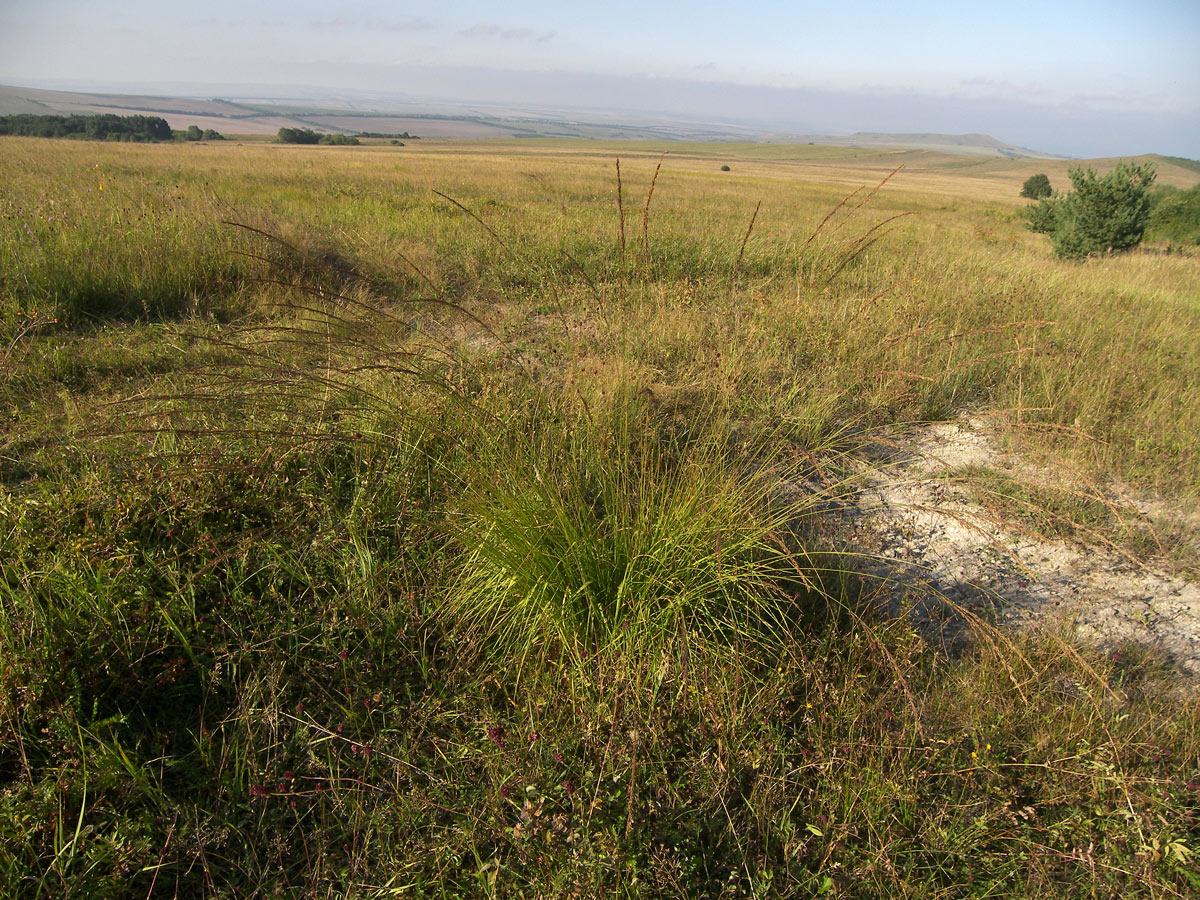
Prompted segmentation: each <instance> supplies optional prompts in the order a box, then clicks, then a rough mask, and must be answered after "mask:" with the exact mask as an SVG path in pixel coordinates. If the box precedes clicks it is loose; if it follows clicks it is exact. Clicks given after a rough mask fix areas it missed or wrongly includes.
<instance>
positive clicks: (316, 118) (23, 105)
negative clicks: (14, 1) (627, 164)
mask: <svg viewBox="0 0 1200 900" xmlns="http://www.w3.org/2000/svg"><path fill="white" fill-rule="evenodd" d="M313 90H314V92H316V91H317V89H313ZM15 113H39V114H43V115H44V114H52V113H57V114H61V115H71V114H89V113H92V114H94V113H116V114H120V115H128V114H130V113H143V114H147V115H155V116H161V117H162V118H164V119H166V120H167V122H168V123H170V125H171V127H172V128H174V129H177V130H182V129H185V128H187V127H188V126H189V125H196V126H198V127H200V128H204V129H208V128H211V129H215V130H217V131H220V132H221V133H222V134H226V135H255V134H257V135H268V134H271V135H273V134H275V133H276V132H277V131H278V130H279V129H280V128H300V129H312V130H316V131H320V132H324V133H329V134H347V135H354V134H359V133H362V132H381V133H382V132H387V133H400V132H410V133H411V134H413V135H420V136H421V137H424V138H591V139H600V140H631V141H637V140H642V141H697V142H702V141H772V142H779V143H801V144H804V143H813V144H822V145H826V146H836V147H862V148H868V149H900V150H932V151H941V152H946V153H955V154H968V155H972V156H979V157H992V158H998V159H1018V160H1019V159H1060V158H1062V157H1054V156H1052V155H1051V154H1048V153H1040V152H1038V151H1036V150H1029V149H1027V148H1024V147H1016V146H1013V145H1011V144H1006V143H1004V142H1003V141H1000V140H997V139H996V138H994V137H992V136H990V135H986V134H878V133H873V132H858V133H857V134H852V135H829V134H823V135H812V134H780V133H777V132H774V133H773V132H772V131H771V130H770V128H769V127H768V126H754V125H751V124H747V123H732V122H719V123H717V122H708V121H703V120H699V119H693V118H687V117H684V116H672V115H670V114H667V113H663V114H658V115H650V114H646V113H622V112H617V111H612V110H570V109H550V108H544V107H542V108H529V109H523V108H518V107H513V106H496V105H490V106H489V105H482V104H469V103H450V102H447V101H421V100H418V99H412V98H398V97H397V98H392V99H388V98H385V97H378V98H371V99H369V100H367V99H355V100H354V101H352V102H351V101H348V100H340V101H339V100H338V99H335V98H333V97H331V96H326V97H320V96H315V97H314V99H312V100H310V101H305V100H298V99H296V98H295V97H293V98H291V99H287V100H280V99H272V98H269V97H262V96H250V95H248V94H243V95H241V96H238V97H227V98H224V99H220V98H218V99H203V98H195V97H166V96H148V95H137V94H101V93H77V92H70V91H49V90H38V89H35V88H23V87H10V86H3V85H0V115H11V114H15Z"/></svg>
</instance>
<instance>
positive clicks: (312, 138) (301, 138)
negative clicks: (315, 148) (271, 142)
mask: <svg viewBox="0 0 1200 900" xmlns="http://www.w3.org/2000/svg"><path fill="white" fill-rule="evenodd" d="M277 140H278V141H279V143H281V144H335V145H338V146H357V145H358V138H356V137H351V136H350V135H348V134H319V133H318V132H315V131H313V130H312V129H310V128H280V129H279V137H278V138H277Z"/></svg>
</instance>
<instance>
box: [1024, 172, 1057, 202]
mask: <svg viewBox="0 0 1200 900" xmlns="http://www.w3.org/2000/svg"><path fill="white" fill-rule="evenodd" d="M1051 193H1053V191H1052V189H1051V187H1050V178H1049V176H1048V175H1045V174H1044V173H1040V172H1039V173H1038V174H1037V175H1030V176H1029V177H1028V178H1027V179H1025V184H1024V185H1023V186H1022V188H1021V196H1022V197H1028V198H1029V199H1030V200H1041V199H1042V198H1043V197H1049V196H1050V194H1051Z"/></svg>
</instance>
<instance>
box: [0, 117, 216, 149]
mask: <svg viewBox="0 0 1200 900" xmlns="http://www.w3.org/2000/svg"><path fill="white" fill-rule="evenodd" d="M4 134H7V135H18V136H22V137H46V138H75V139H81V140H91V141H131V142H136V143H158V142H162V141H173V140H183V141H221V140H224V139H225V138H224V136H223V135H222V134H221V133H220V132H218V131H215V130H214V129H212V128H206V129H201V128H200V127H199V126H197V125H189V126H188V127H187V129H186V130H184V131H174V130H172V128H171V126H170V124H168V122H167V120H166V119H164V118H162V117H161V116H144V115H130V116H119V115H116V114H114V113H95V114H92V115H78V114H77V115H37V114H34V113H17V114H14V115H10V116H0V135H4Z"/></svg>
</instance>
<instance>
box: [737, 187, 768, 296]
mask: <svg viewBox="0 0 1200 900" xmlns="http://www.w3.org/2000/svg"><path fill="white" fill-rule="evenodd" d="M761 208H762V201H761V200H759V201H758V203H756V204H754V213H753V214H752V215H751V216H750V224H749V225H748V226H746V236H745V237H743V238H742V248H741V249H740V250H738V258H737V262H736V263H734V266H733V278H734V280H735V281H736V280H737V276H738V272H739V271H740V270H741V268H742V257H744V256H745V255H746V244H748V243H750V232H752V231H753V230H754V220H755V219H757V218H758V211H759V210H760V209H761Z"/></svg>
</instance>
